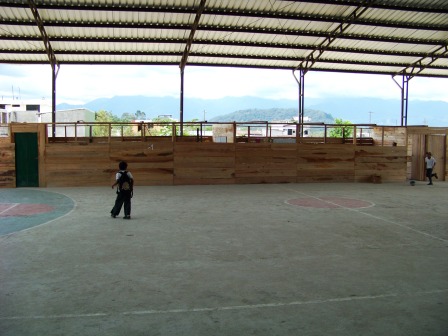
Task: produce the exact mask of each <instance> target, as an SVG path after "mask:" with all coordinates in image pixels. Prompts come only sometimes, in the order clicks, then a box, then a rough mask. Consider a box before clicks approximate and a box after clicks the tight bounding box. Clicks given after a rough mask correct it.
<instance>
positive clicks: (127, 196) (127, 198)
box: [110, 190, 132, 216]
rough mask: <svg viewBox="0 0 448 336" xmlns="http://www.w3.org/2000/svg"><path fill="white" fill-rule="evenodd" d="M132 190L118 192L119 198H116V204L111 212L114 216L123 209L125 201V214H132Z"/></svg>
mask: <svg viewBox="0 0 448 336" xmlns="http://www.w3.org/2000/svg"><path fill="white" fill-rule="evenodd" d="M131 196H132V195H131V192H130V191H127V190H123V191H120V192H119V193H118V194H117V199H116V200H115V205H114V207H113V208H112V210H111V212H110V213H111V214H112V215H114V216H118V215H119V214H120V211H121V207H122V205H123V203H124V215H125V216H130V215H131Z"/></svg>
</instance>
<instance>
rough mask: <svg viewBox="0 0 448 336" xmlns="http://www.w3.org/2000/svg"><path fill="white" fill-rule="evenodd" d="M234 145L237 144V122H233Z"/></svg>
mask: <svg viewBox="0 0 448 336" xmlns="http://www.w3.org/2000/svg"><path fill="white" fill-rule="evenodd" d="M233 143H236V122H235V121H234V122H233Z"/></svg>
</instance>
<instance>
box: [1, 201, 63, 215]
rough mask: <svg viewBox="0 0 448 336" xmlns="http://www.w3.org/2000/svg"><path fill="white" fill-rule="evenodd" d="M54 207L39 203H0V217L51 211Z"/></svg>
mask: <svg viewBox="0 0 448 336" xmlns="http://www.w3.org/2000/svg"><path fill="white" fill-rule="evenodd" d="M53 210H54V207H52V206H50V205H48V204H39V203H0V217H16V216H17V217H18V216H30V215H37V214H41V213H46V212H51V211H53Z"/></svg>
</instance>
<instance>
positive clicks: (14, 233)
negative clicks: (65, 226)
mask: <svg viewBox="0 0 448 336" xmlns="http://www.w3.org/2000/svg"><path fill="white" fill-rule="evenodd" d="M39 191H45V192H49V193H54V194H59V195H62V196H64V197H67V198H69V199H71V200H72V202H73V207H72V208H71V209H70V211H69V212H67V213H65V214H63V215H62V216H59V217H56V218H53V219H50V220H49V221H47V222H45V223H41V224H38V225H35V226H31V227H29V228H26V229H23V230H19V231H14V232H10V233H7V234H4V235H0V241H1V240H4V239H8V238H10V237H11V236H14V235H16V234H20V233H22V232H26V231H29V230H33V229H35V228H37V227H39V226H43V225H47V224H50V223H51V222H54V221H56V220H59V219H62V218H64V217H67V216H69V215H70V214H71V213H72V212H73V211H75V209H76V208H77V203H76V201H75V200H74V199H73V198H71V197H70V196H67V195H65V194H63V193H60V192H57V191H47V190H39ZM16 204H20V203H16Z"/></svg>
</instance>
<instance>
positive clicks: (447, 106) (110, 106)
mask: <svg viewBox="0 0 448 336" xmlns="http://www.w3.org/2000/svg"><path fill="white" fill-rule="evenodd" d="M75 107H84V108H87V109H89V110H92V111H99V110H106V111H110V112H112V113H113V114H115V115H117V116H121V115H122V114H123V113H126V112H128V113H135V112H137V111H138V110H140V111H142V112H145V114H146V116H147V117H148V118H149V119H151V118H155V117H157V116H159V115H166V114H168V115H172V116H173V118H175V119H179V118H180V116H179V110H180V100H179V98H174V97H145V96H116V97H112V98H100V99H96V100H93V101H91V102H89V103H87V104H85V105H82V106H79V105H68V104H60V105H58V106H57V109H58V110H62V109H69V108H75ZM305 107H306V109H305V116H307V113H310V112H308V111H310V110H318V111H323V112H324V113H327V114H329V115H331V116H332V117H334V118H340V119H343V120H347V121H350V122H352V123H357V124H367V123H372V124H378V125H394V126H395V125H400V124H401V101H400V100H399V99H379V98H348V97H344V98H319V99H316V98H306V97H305ZM254 109H259V110H275V109H278V110H279V109H293V110H295V111H296V112H295V115H297V110H298V102H297V100H291V99H289V100H288V99H282V100H275V99H266V98H259V97H250V96H244V97H225V98H221V99H199V98H185V100H184V120H185V121H188V120H192V119H198V120H204V119H205V120H210V121H211V120H218V119H215V118H217V117H220V119H219V120H222V118H221V117H222V116H227V117H228V118H231V120H233V119H236V117H235V116H233V119H232V117H231V116H229V115H231V114H233V113H234V112H236V111H240V112H241V111H245V110H254ZM260 118H261V116H260ZM268 118H269V115H267V116H264V117H263V118H261V119H262V120H268ZM276 118H277V117H276ZM313 121H314V120H313ZM408 125H429V126H441V127H442V126H448V103H447V102H443V101H419V100H410V101H409V109H408Z"/></svg>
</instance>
